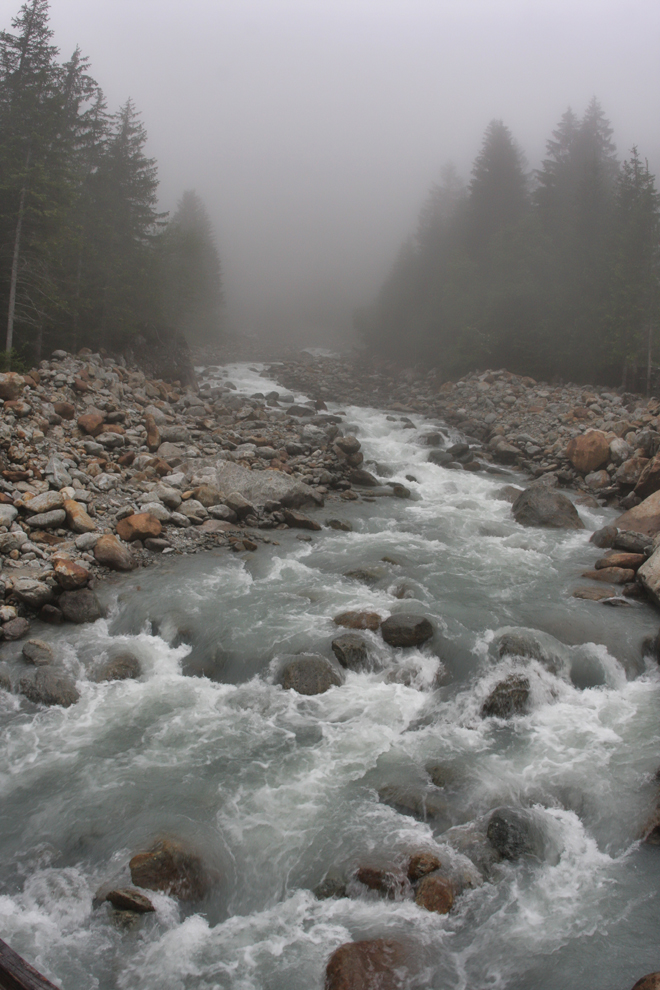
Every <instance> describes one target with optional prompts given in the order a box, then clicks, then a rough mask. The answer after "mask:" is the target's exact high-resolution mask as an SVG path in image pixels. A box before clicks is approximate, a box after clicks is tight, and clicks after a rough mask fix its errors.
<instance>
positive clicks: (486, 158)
mask: <svg viewBox="0 0 660 990" xmlns="http://www.w3.org/2000/svg"><path fill="white" fill-rule="evenodd" d="M526 208H527V178H526V175H525V169H524V159H523V155H522V152H521V151H520V149H519V148H518V147H517V146H516V144H515V142H514V140H513V137H512V135H511V131H510V130H509V128H508V127H506V126H505V125H504V124H503V123H502V121H501V120H493V121H491V123H490V124H489V125H488V127H487V128H486V133H485V135H484V139H483V144H482V147H481V151H480V152H479V154H478V155H477V158H476V159H475V162H474V166H473V168H472V181H471V182H470V199H469V226H468V244H469V248H470V250H471V252H472V253H473V254H474V255H475V256H476V257H478V258H480V259H481V260H486V258H487V254H488V248H489V246H490V244H491V241H492V239H493V238H494V237H495V236H496V235H497V234H499V233H500V232H501V231H503V230H505V229H507V228H509V229H510V228H512V227H513V226H514V225H515V224H516V223H517V222H518V221H519V220H520V219H521V217H522V216H523V214H524V213H525V210H526Z"/></svg>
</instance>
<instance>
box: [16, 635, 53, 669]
mask: <svg viewBox="0 0 660 990" xmlns="http://www.w3.org/2000/svg"><path fill="white" fill-rule="evenodd" d="M23 657H24V658H25V660H27V662H28V663H33V664H34V665H35V667H45V666H46V665H47V664H49V663H52V662H53V648H52V646H50V645H49V644H48V643H45V642H44V641H43V639H28V641H27V643H26V644H25V646H24V647H23Z"/></svg>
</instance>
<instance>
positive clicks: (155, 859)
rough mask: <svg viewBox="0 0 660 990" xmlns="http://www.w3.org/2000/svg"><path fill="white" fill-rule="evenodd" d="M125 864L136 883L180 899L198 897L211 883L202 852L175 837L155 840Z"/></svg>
mask: <svg viewBox="0 0 660 990" xmlns="http://www.w3.org/2000/svg"><path fill="white" fill-rule="evenodd" d="M128 865H129V869H130V871H131V880H132V881H133V883H134V884H135V885H136V887H145V888H146V889H147V890H162V891H163V892H164V893H166V894H171V895H172V896H173V897H178V898H179V900H181V901H199V900H201V899H202V898H203V897H204V896H205V895H206V894H207V892H208V890H209V887H210V877H209V874H208V872H207V871H206V869H205V867H204V864H203V862H202V859H201V856H199V855H198V853H197V852H195V851H194V850H192V849H190V848H189V847H188V846H186V845H184V843H182V842H180V841H179V840H177V839H160V840H158V841H157V842H155V843H154V845H153V846H152V847H151V849H150V850H149V851H148V852H143V853H138V854H137V855H136V856H133V858H132V859H131V861H130V863H129V864H128Z"/></svg>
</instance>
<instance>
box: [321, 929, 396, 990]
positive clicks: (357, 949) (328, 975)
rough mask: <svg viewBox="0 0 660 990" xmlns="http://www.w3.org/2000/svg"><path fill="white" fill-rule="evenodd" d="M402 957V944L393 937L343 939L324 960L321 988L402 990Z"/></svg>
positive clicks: (334, 989) (333, 989)
mask: <svg viewBox="0 0 660 990" xmlns="http://www.w3.org/2000/svg"><path fill="white" fill-rule="evenodd" d="M404 960H405V953H404V949H403V946H402V945H401V943H400V942H396V941H394V940H393V939H383V938H376V939H370V940H368V941H362V942H346V943H345V944H344V945H340V946H339V948H338V949H335V951H334V952H333V953H332V955H331V956H330V959H329V960H328V965H327V966H326V970H325V990H402V988H403V986H404V984H405V983H406V982H407V980H406V976H405V972H404V970H403V963H404Z"/></svg>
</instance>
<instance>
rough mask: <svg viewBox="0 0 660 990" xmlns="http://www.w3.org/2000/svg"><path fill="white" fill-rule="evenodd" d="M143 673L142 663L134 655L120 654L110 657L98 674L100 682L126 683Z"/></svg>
mask: <svg viewBox="0 0 660 990" xmlns="http://www.w3.org/2000/svg"><path fill="white" fill-rule="evenodd" d="M141 673H142V670H141V667H140V661H139V660H138V658H137V657H135V656H133V654H132V653H120V654H119V655H118V656H114V657H110V659H109V660H106V662H105V663H104V664H103V666H102V667H101V669H100V670H99V672H98V675H97V678H96V679H97V680H98V681H126V680H130V679H132V678H137V677H139V676H140V674H141Z"/></svg>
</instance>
